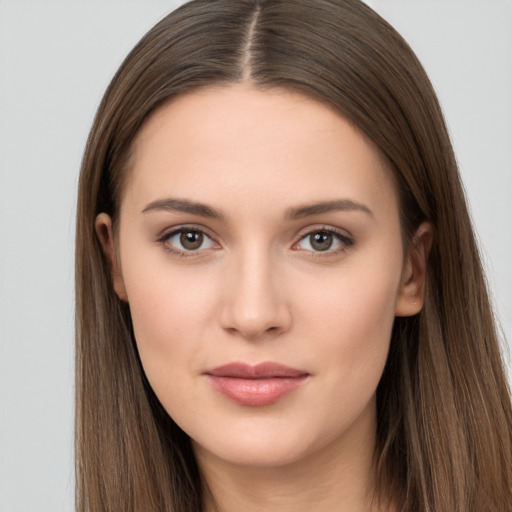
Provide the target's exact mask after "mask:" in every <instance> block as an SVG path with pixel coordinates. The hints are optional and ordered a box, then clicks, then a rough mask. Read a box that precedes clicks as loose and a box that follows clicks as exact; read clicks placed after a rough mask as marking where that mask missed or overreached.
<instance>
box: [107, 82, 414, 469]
mask: <svg viewBox="0 0 512 512" xmlns="http://www.w3.org/2000/svg"><path fill="white" fill-rule="evenodd" d="M133 150H134V151H133V154H132V157H131V161H130V170H129V174H128V175H127V181H126V184H125V189H124V192H123V197H122V201H121V207H120V218H119V219H120V220H119V230H118V235H117V236H118V239H117V240H115V241H114V238H113V234H112V230H111V226H110V219H109V218H108V217H107V216H106V215H105V214H102V215H100V216H99V217H98V219H97V230H98V234H99V235H100V237H101V239H102V241H103V244H104V247H105V250H106V252H107V254H108V255H109V257H110V258H111V260H112V273H113V280H114V285H115V289H116V291H117V293H118V295H119V296H120V298H121V299H123V300H126V301H127V302H128V303H129V306H130V311H131V314H132V318H133V327H134V332H135V337H136V341H137V346H138V349H139V353H140V357H141V360H142V364H143V367H144V370H145V372H146V375H147V377H148V379H149V382H150V384H151V386H152V387H153V389H154V391H155V393H156V395H157V396H158V398H159V400H160V401H161V403H162V404H163V406H164V407H165V409H166V410H167V411H168V413H169V414H170V415H171V416H172V418H173V419H174V420H175V421H176V423H178V425H180V426H181V428H182V429H183V430H184V431H185V432H187V433H188V434H189V435H190V437H191V438H192V440H193V444H194V447H195V449H196V453H197V454H198V457H199V458H201V457H205V458H206V457H212V458H216V459H218V460H222V461H227V462H229V463H234V464H244V465H247V464H251V465H259V466H272V465H280V464H287V463H291V462H293V461H298V460H305V459H306V458H308V457H313V456H314V455H315V454H318V453H321V452H322V451H325V450H330V451H331V453H332V451H333V450H334V451H336V450H339V451H346V450H349V449H352V448H351V447H354V446H359V447H360V446H363V445H368V444H369V446H370V447H372V440H373V437H374V432H375V422H376V418H375V410H376V407H375V390H376V387H377V384H378V382H379V379H380V377H381V374H382V371H383V368H384V364H385V361H386V357H387V353H388V347H389V341H390V334H391V329H392V325H393V320H394V317H395V315H396V314H399V315H400V314H402V315H408V314H414V313H415V312H417V311H418V310H419V308H420V307H421V293H420V291H421V284H419V282H420V281H421V272H420V271H417V269H418V268H420V267H421V265H417V264H416V263H415V261H417V260H418V259H416V260H415V259H414V257H408V256H407V255H406V257H405V260H404V251H403V246H402V238H401V233H400V226H399V211H398V202H397V194H396V191H395V187H394V184H393V181H392V178H391V173H390V171H389V169H388V168H387V166H386V164H385V162H384V161H383V159H382V158H381V157H380V155H379V153H378V151H377V150H376V149H375V147H374V146H373V145H372V144H371V143H370V142H369V141H368V140H367V139H366V138H365V137H364V136H363V135H361V134H360V133H359V132H358V131H357V130H356V129H354V128H353V127H352V126H351V125H350V124H349V123H348V122H347V121H345V120H344V119H343V118H342V117H340V116H339V115H338V114H337V113H335V112H333V111H332V110H331V109H329V108H328V107H326V106H324V105H323V104H321V103H318V102H316V101H314V100H311V99H308V98H307V97H304V96H302V95H300V94H296V93H292V92H287V91H283V90H273V91H266V92H261V91H258V90H255V89H252V88H250V87H248V86H241V85H237V86H232V87H225V88H207V89H203V90H200V91H195V92H192V93H189V94H187V95H183V96H180V97H178V98H177V99H174V100H172V101H171V102H170V103H167V104H166V105H165V106H163V107H161V108H160V109H159V110H158V111H157V112H156V113H155V114H154V115H153V116H152V117H151V118H150V119H149V121H148V122H147V123H146V124H145V125H144V127H143V128H142V130H141V131H140V133H139V134H138V136H137V138H136V140H135V143H134V147H133ZM116 244H117V245H116ZM115 247H117V250H116V249H115ZM420 259H421V258H420ZM418 275H419V276H420V277H419V278H418Z"/></svg>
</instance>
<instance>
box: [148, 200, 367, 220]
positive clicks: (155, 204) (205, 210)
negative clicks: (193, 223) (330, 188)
mask: <svg viewBox="0 0 512 512" xmlns="http://www.w3.org/2000/svg"><path fill="white" fill-rule="evenodd" d="M159 210H160V211H161V210H163V211H169V212H183V213H191V214H193V215H199V216H200V217H207V218H210V219H216V220H224V216H223V215H222V214H221V213H220V212H219V211H218V210H216V209H215V208H212V207H211V206H208V205H206V204H203V203H198V202H195V201H189V200H187V199H173V198H167V199H158V200H156V201H152V202H151V203H149V204H147V205H146V206H145V207H144V209H143V210H142V212H141V213H148V212H152V211H159ZM335 211H342V212H350V211H360V212H363V213H366V214H368V215H370V216H371V217H374V215H373V212H372V211H371V210H370V208H368V207H367V206H366V205H364V204H362V203H358V202H357V201H353V200H351V199H336V200H333V201H320V202H317V203H312V204H307V205H304V206H298V207H293V208H288V209H287V210H286V212H285V219H286V220H297V219H303V218H304V217H310V216H313V215H318V214H321V213H329V212H335Z"/></svg>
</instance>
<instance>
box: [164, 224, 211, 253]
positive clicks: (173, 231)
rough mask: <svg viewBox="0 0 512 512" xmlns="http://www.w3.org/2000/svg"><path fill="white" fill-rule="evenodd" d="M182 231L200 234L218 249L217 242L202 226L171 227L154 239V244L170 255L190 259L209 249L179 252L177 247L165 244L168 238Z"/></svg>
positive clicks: (183, 225) (182, 225)
mask: <svg viewBox="0 0 512 512" xmlns="http://www.w3.org/2000/svg"><path fill="white" fill-rule="evenodd" d="M184 231H192V232H196V233H201V234H202V235H203V236H205V237H207V238H209V239H210V240H211V241H212V243H213V244H214V245H216V246H217V247H215V249H216V248H220V244H219V243H218V242H217V240H216V239H215V237H214V236H213V235H211V234H210V233H209V232H208V230H207V229H205V228H203V227H202V226H198V225H194V224H181V225H178V226H173V227H171V228H165V229H164V230H163V231H161V232H160V233H159V234H158V235H157V238H156V242H158V243H160V244H161V245H162V246H163V247H164V249H166V250H167V251H168V252H170V253H172V254H176V255H178V256H182V257H191V256H199V255H200V254H201V253H203V252H204V251H207V250H208V249H212V248H211V247H210V248H206V249H198V250H195V251H187V250H181V249H179V248H177V247H173V246H171V245H170V244H168V243H167V242H168V241H169V239H170V238H172V237H173V236H175V235H177V234H178V233H183V232H184Z"/></svg>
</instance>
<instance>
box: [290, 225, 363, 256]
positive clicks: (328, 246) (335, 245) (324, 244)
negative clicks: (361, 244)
mask: <svg viewBox="0 0 512 512" xmlns="http://www.w3.org/2000/svg"><path fill="white" fill-rule="evenodd" d="M353 244H354V240H353V239H352V238H351V237H350V236H347V235H345V234H342V233H338V231H334V230H330V229H318V230H316V231H310V232H309V233H307V234H306V235H304V236H303V237H302V238H301V239H300V240H299V242H298V243H297V244H296V245H295V246H294V249H295V250H297V249H298V250H301V251H306V252H310V253H313V254H314V253H322V252H324V253H326V255H334V254H335V253H338V252H340V251H343V250H345V249H346V248H348V247H350V246H351V245H353Z"/></svg>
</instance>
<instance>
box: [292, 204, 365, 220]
mask: <svg viewBox="0 0 512 512" xmlns="http://www.w3.org/2000/svg"><path fill="white" fill-rule="evenodd" d="M351 211H360V212H363V213H366V214H368V215H370V216H371V217H375V215H374V214H373V212H372V211H371V210H370V208H368V206H366V205H364V204H362V203H358V202H357V201H352V200H351V199H336V200H333V201H321V202H318V203H313V204H308V205H305V206H299V207H296V208H289V209H288V210H286V214H285V218H286V219H288V220H297V219H302V218H304V217H309V216H312V215H318V214H320V213H329V212H351Z"/></svg>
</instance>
